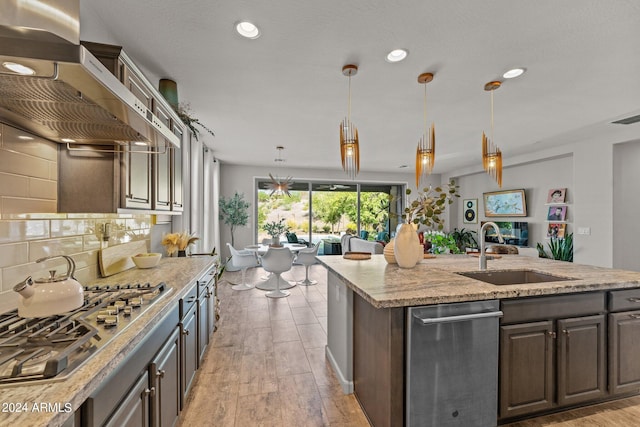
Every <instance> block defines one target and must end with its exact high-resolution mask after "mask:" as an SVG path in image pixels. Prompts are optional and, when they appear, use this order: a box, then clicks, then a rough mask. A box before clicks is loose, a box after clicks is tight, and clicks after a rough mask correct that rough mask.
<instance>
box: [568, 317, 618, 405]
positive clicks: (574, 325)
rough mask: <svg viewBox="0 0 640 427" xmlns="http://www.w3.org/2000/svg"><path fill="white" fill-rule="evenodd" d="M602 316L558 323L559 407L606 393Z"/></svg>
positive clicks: (603, 318) (603, 322)
mask: <svg viewBox="0 0 640 427" xmlns="http://www.w3.org/2000/svg"><path fill="white" fill-rule="evenodd" d="M605 328H606V323H605V316H604V315H598V316H588V317H583V318H575V319H562V320H558V333H557V335H558V405H560V406H569V405H574V404H577V403H582V402H588V401H590V400H595V399H599V398H602V397H604V396H605V395H606V394H607V381H606V374H607V362H606V331H605Z"/></svg>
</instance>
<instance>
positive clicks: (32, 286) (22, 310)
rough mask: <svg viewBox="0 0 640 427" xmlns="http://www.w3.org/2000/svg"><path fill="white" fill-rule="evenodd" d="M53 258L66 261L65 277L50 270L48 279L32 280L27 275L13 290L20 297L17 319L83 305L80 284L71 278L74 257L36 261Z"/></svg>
mask: <svg viewBox="0 0 640 427" xmlns="http://www.w3.org/2000/svg"><path fill="white" fill-rule="evenodd" d="M52 258H64V259H65V260H66V261H67V273H66V274H65V275H62V276H56V271H55V270H49V277H48V278H44V279H36V280H35V281H34V280H33V279H31V276H29V277H27V278H26V279H25V280H24V281H23V282H20V283H18V284H17V285H15V286H14V287H13V290H14V291H16V292H18V293H19V294H20V296H21V298H20V299H19V300H18V315H19V316H20V317H47V316H53V315H56V314H62V313H65V312H68V311H71V310H75V309H76V308H78V307H81V306H82V304H83V303H84V291H83V289H82V285H81V284H80V283H79V282H78V281H77V280H76V279H75V278H74V277H73V274H74V273H75V271H76V263H75V261H74V260H73V258H71V257H70V256H67V255H54V256H48V257H44V258H40V259H39V260H36V262H43V261H46V260H48V259H52Z"/></svg>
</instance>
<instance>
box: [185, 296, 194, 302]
mask: <svg viewBox="0 0 640 427" xmlns="http://www.w3.org/2000/svg"><path fill="white" fill-rule="evenodd" d="M195 300H196V297H189V299H188V300H187V302H194V301H195Z"/></svg>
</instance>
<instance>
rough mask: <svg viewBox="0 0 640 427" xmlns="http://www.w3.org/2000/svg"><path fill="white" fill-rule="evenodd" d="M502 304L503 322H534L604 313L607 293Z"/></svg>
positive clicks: (558, 296)
mask: <svg viewBox="0 0 640 427" xmlns="http://www.w3.org/2000/svg"><path fill="white" fill-rule="evenodd" d="M500 305H501V309H502V312H503V313H504V316H503V317H502V320H501V323H502V324H507V323H522V322H533V321H538V320H548V319H558V318H563V317H579V316H587V315H592V314H598V313H603V312H604V311H605V294H604V293H603V292H589V293H583V294H570V295H554V296H549V297H539V298H522V299H516V300H504V301H502V302H501V304H500Z"/></svg>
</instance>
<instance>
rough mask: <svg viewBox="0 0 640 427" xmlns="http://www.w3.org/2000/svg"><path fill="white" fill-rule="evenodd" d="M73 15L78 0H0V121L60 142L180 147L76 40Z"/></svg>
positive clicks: (77, 14) (77, 15) (76, 13)
mask: <svg viewBox="0 0 640 427" xmlns="http://www.w3.org/2000/svg"><path fill="white" fill-rule="evenodd" d="M79 18H80V12H79V0H66V1H52V0H37V1H36V0H30V1H26V0H3V5H2V13H1V14H0V121H2V122H5V123H8V124H11V125H14V126H17V127H20V128H23V129H25V130H27V131H30V132H32V133H34V134H36V135H39V136H42V137H44V138H47V139H50V140H52V141H56V142H62V143H64V142H68V140H73V141H75V142H77V143H83V144H85V143H89V144H95V143H98V144H114V143H115V144H121V145H129V144H130V143H132V142H145V143H146V144H148V145H150V146H164V145H165V141H168V142H169V143H171V144H173V145H174V146H177V147H179V146H180V140H179V138H178V137H177V136H176V135H174V134H173V132H171V130H170V129H169V128H168V126H166V125H165V123H163V122H162V121H160V120H159V119H158V118H157V117H156V116H155V115H154V114H153V113H152V112H151V111H150V110H149V109H148V108H147V106H146V105H145V104H144V103H143V102H141V101H140V100H139V99H138V98H136V96H135V95H134V94H133V93H131V92H130V91H129V90H128V89H127V88H126V87H125V86H124V84H122V83H121V82H120V81H119V80H118V79H117V78H116V77H115V76H114V75H113V74H111V73H110V72H109V70H107V68H105V67H104V66H103V65H102V63H100V61H99V60H98V59H97V58H96V57H94V56H93V55H92V54H91V53H90V52H89V51H88V50H87V49H86V48H85V47H84V46H81V45H80V40H79V35H80V31H79V28H80V27H79ZM11 64H20V65H22V66H26V67H29V68H30V69H31V70H33V73H32V74H30V75H23V74H20V73H19V72H16V71H12V70H10V69H9V68H7V67H10V66H11Z"/></svg>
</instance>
